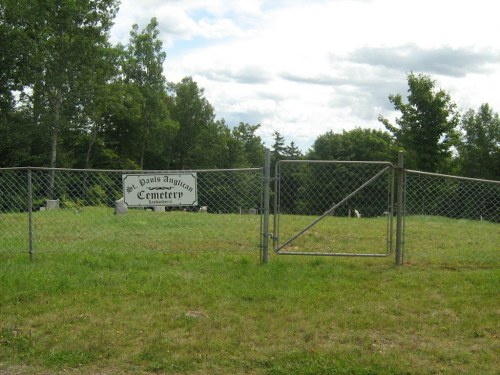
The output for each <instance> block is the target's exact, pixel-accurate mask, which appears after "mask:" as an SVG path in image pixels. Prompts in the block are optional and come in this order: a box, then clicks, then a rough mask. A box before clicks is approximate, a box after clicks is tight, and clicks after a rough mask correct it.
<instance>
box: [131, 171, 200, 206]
mask: <svg viewBox="0 0 500 375" xmlns="http://www.w3.org/2000/svg"><path fill="white" fill-rule="evenodd" d="M122 182H123V198H124V200H125V203H126V204H127V206H129V207H151V206H196V205H197V204H198V192H197V190H196V187H197V177H196V173H194V172H193V173H175V174H174V173H168V174H154V175H153V174H124V175H122Z"/></svg>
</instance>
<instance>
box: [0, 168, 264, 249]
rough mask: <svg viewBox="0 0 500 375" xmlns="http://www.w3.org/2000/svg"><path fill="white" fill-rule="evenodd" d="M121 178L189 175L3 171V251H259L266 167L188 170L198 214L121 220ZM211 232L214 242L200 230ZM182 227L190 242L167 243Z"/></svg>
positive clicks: (133, 212) (167, 211)
mask: <svg viewBox="0 0 500 375" xmlns="http://www.w3.org/2000/svg"><path fill="white" fill-rule="evenodd" d="M124 172H132V173H134V174H139V173H143V174H144V175H145V176H147V175H151V174H160V173H162V174H169V173H173V174H179V173H181V172H182V173H186V171H149V170H148V171H122V170H81V169H79V170H76V169H50V168H3V169H0V251H15V252H18V251H23V252H24V251H26V250H27V249H28V248H29V249H32V248H33V247H34V248H35V249H36V251H37V252H44V251H79V250H80V249H94V250H99V249H100V250H106V249H116V248H117V247H118V248H123V249H126V248H130V249H133V250H140V249H146V250H147V249H154V250H167V251H168V250H172V251H186V250H191V249H196V250H198V251H204V250H217V249H220V248H228V247H230V248H232V249H235V250H255V249H258V248H259V244H260V238H259V233H260V228H261V227H262V224H261V217H260V215H258V213H260V211H261V207H262V193H261V192H262V168H249V169H224V170H194V171H189V172H196V173H197V182H198V183H197V187H198V189H197V190H198V191H197V193H198V196H197V197H198V205H197V206H196V207H169V206H166V207H165V206H160V207H151V208H150V209H142V208H128V209H127V214H126V215H120V212H119V211H117V207H118V208H119V206H117V204H118V203H119V201H120V199H121V198H122V197H123V188H122V174H123V173H124ZM199 211H201V212H199ZM195 212H197V213H199V215H197V216H193V214H194V213H195ZM117 213H118V214H117ZM186 214H191V215H189V216H188V215H186ZM212 214H213V215H212ZM152 215H154V216H152ZM153 217H154V218H153ZM152 218H153V219H152ZM188 218H189V219H188ZM208 227H211V228H212V229H213V230H212V231H211V232H210V234H209V235H207V233H204V232H203V230H201V229H203V228H208ZM179 228H180V229H183V228H184V229H185V236H186V238H185V239H182V240H180V241H174V239H173V238H170V237H169V236H178V233H179V230H180V229H179ZM242 228H249V229H248V231H243V232H242V231H241V229H242ZM174 229H176V230H177V231H175V230H174ZM148 237H149V238H148Z"/></svg>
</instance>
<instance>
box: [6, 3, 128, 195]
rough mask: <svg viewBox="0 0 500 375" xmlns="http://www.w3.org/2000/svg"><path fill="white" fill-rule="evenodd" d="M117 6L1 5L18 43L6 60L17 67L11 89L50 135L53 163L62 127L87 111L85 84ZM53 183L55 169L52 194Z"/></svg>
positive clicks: (41, 130) (90, 77)
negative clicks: (83, 91) (16, 92)
mask: <svg viewBox="0 0 500 375" xmlns="http://www.w3.org/2000/svg"><path fill="white" fill-rule="evenodd" d="M117 9H118V2H117V1H116V0H100V1H92V0H82V1H43V0H33V1H32V0H4V2H3V4H2V6H1V13H2V19H5V20H6V22H7V23H8V27H6V28H5V27H3V30H2V33H4V32H6V33H9V32H10V35H9V36H12V37H13V38H14V39H13V40H14V41H15V43H16V45H15V54H14V55H13V54H12V48H10V49H9V48H8V50H9V54H8V55H7V59H6V60H5V61H4V62H6V63H10V64H11V67H12V68H13V70H12V72H11V73H10V77H9V81H8V82H9V84H10V89H15V90H17V91H18V93H19V97H20V99H21V103H18V107H20V106H21V104H22V108H23V110H24V111H29V112H30V114H31V117H32V126H33V128H36V129H37V130H36V131H35V132H34V133H33V134H35V133H36V134H41V133H44V134H45V137H44V138H48V139H50V141H49V144H50V146H49V149H50V152H49V157H48V160H49V163H48V164H49V166H50V167H55V166H56V164H57V162H58V159H59V158H58V153H59V152H58V151H59V148H60V147H59V146H60V143H61V141H62V139H60V134H61V132H62V131H67V130H68V129H70V128H76V127H77V123H78V121H79V120H80V119H82V118H84V117H85V116H83V115H82V113H83V112H84V110H85V107H86V104H87V103H86V101H85V100H83V98H84V97H85V95H83V93H82V90H88V87H89V85H88V83H89V82H92V81H93V78H95V75H94V72H95V71H96V67H98V66H99V65H100V64H101V62H102V59H103V58H102V54H103V51H104V50H105V49H106V48H107V47H108V31H109V29H110V27H111V25H112V21H113V19H114V16H115V14H116V12H117ZM3 86H4V87H5V85H3ZM11 95H12V93H11ZM3 96H4V97H5V95H3ZM89 97H92V95H87V98H89ZM42 143H43V142H42ZM53 186H54V175H53V174H52V175H51V179H50V182H49V189H48V191H47V193H48V195H49V196H50V195H52V192H53Z"/></svg>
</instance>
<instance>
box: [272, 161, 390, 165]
mask: <svg viewBox="0 0 500 375" xmlns="http://www.w3.org/2000/svg"><path fill="white" fill-rule="evenodd" d="M278 164H351V165H355V164H372V165H383V166H391V167H393V166H394V165H393V164H392V163H391V162H388V161H360V160H280V161H279V162H278Z"/></svg>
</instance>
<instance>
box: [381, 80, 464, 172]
mask: <svg viewBox="0 0 500 375" xmlns="http://www.w3.org/2000/svg"><path fill="white" fill-rule="evenodd" d="M408 93H409V94H408V97H407V102H404V101H403V97H402V96H401V95H400V94H396V95H390V96H389V101H390V102H391V103H392V104H393V105H394V109H395V110H397V111H400V112H401V117H400V118H397V119H396V123H395V124H392V123H391V122H390V121H389V120H388V119H386V118H384V117H382V116H379V121H380V122H382V123H383V124H384V125H385V127H386V128H387V130H388V131H389V132H390V133H391V134H392V135H393V137H394V139H395V140H396V143H397V145H398V146H400V147H402V148H403V149H404V151H405V152H406V153H407V156H406V165H407V166H409V167H412V168H417V169H420V170H423V171H427V172H446V167H447V165H448V162H449V160H450V158H451V154H452V153H451V149H452V146H453V145H454V144H456V139H457V138H456V135H457V132H456V127H457V125H458V121H459V116H458V112H457V110H456V105H455V103H453V102H452V100H451V98H450V96H449V95H448V94H447V93H446V92H445V91H443V90H436V83H435V81H434V80H432V79H431V78H430V77H429V76H427V75H424V74H419V75H416V74H414V73H410V74H408Z"/></svg>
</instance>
